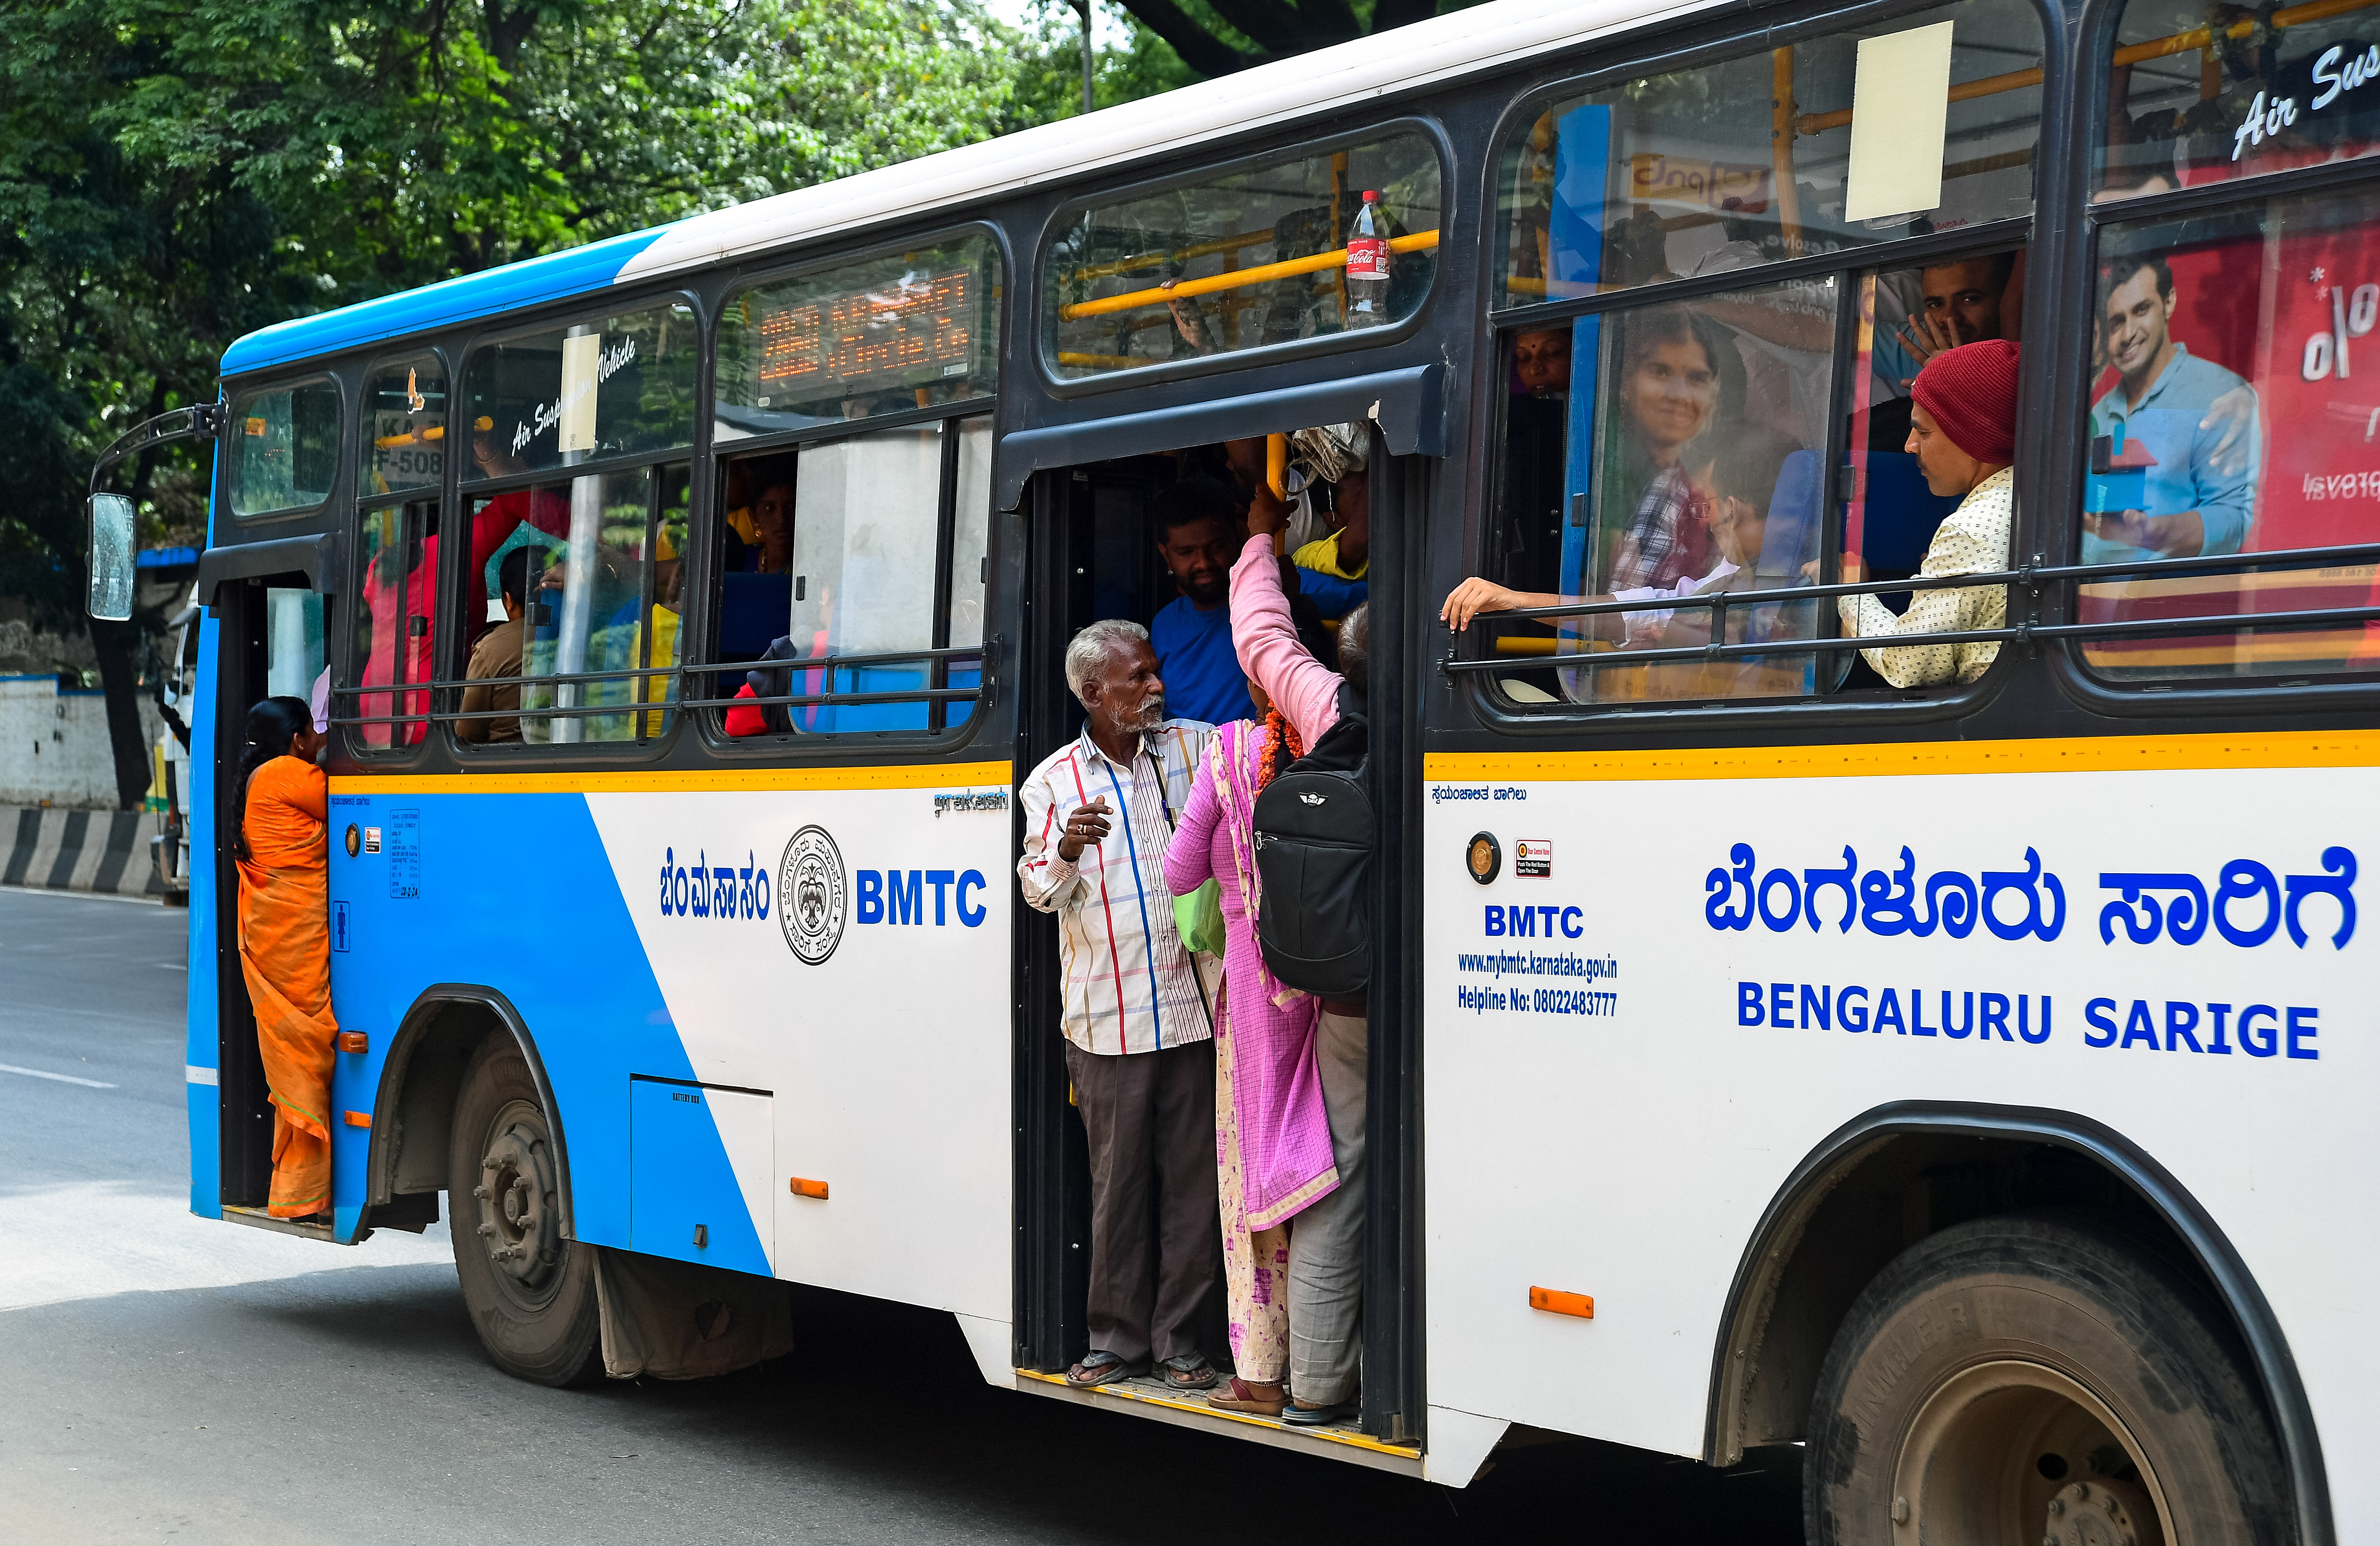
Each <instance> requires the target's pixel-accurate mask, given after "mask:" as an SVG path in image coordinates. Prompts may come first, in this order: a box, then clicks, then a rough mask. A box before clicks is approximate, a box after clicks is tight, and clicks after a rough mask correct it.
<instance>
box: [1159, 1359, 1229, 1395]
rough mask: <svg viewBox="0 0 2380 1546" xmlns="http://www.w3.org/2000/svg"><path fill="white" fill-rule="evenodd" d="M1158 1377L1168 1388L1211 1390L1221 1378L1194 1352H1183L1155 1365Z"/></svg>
mask: <svg viewBox="0 0 2380 1546" xmlns="http://www.w3.org/2000/svg"><path fill="white" fill-rule="evenodd" d="M1157 1368H1158V1371H1159V1373H1158V1378H1160V1380H1163V1381H1164V1382H1165V1388H1166V1389H1168V1390H1182V1391H1190V1390H1212V1389H1214V1388H1215V1382H1216V1381H1217V1380H1218V1379H1220V1378H1221V1376H1220V1375H1218V1374H1217V1373H1216V1372H1215V1371H1214V1369H1213V1367H1212V1366H1211V1365H1209V1364H1208V1362H1207V1360H1206V1359H1204V1358H1202V1357H1200V1356H1199V1355H1198V1354H1196V1353H1183V1354H1181V1355H1179V1356H1178V1357H1174V1358H1170V1359H1166V1360H1165V1361H1164V1362H1163V1363H1160V1364H1159V1365H1158V1366H1157Z"/></svg>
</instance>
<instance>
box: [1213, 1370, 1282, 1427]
mask: <svg viewBox="0 0 2380 1546" xmlns="http://www.w3.org/2000/svg"><path fill="white" fill-rule="evenodd" d="M1275 1388H1276V1389H1278V1388H1279V1387H1278V1386H1276V1387H1275ZM1288 1399H1289V1398H1288V1397H1287V1396H1286V1395H1270V1396H1265V1395H1257V1393H1256V1391H1255V1389H1254V1387H1252V1386H1250V1385H1249V1384H1248V1383H1247V1382H1246V1381H1245V1380H1242V1379H1240V1378H1238V1377H1237V1376H1234V1377H1233V1380H1232V1383H1231V1385H1230V1387H1229V1388H1228V1389H1226V1390H1221V1391H1218V1392H1216V1393H1215V1394H1214V1395H1209V1396H1208V1397H1207V1405H1208V1406H1209V1407H1214V1408H1215V1409H1216V1410H1217V1411H1222V1412H1247V1413H1249V1414H1251V1415H1253V1416H1256V1417H1269V1418H1277V1417H1279V1416H1281V1407H1283V1406H1284V1405H1286V1404H1287V1402H1288Z"/></svg>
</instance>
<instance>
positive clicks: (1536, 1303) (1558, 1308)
mask: <svg viewBox="0 0 2380 1546" xmlns="http://www.w3.org/2000/svg"><path fill="white" fill-rule="evenodd" d="M1529 1308H1530V1309H1531V1310H1551V1311H1553V1313H1555V1314H1556V1315H1575V1316H1577V1317H1578V1318H1579V1319H1581V1320H1583V1321H1592V1320H1594V1319H1595V1296H1594V1295H1592V1294H1565V1293H1563V1292H1562V1291H1561V1290H1560V1289H1559V1288H1536V1287H1533V1288H1531V1289H1530V1290H1529Z"/></svg>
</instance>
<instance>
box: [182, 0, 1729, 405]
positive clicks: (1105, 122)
mask: <svg viewBox="0 0 2380 1546" xmlns="http://www.w3.org/2000/svg"><path fill="white" fill-rule="evenodd" d="M1725 3H1727V0H1666V3H1664V0H1585V4H1581V3H1579V0H1488V4H1485V5H1481V6H1474V7H1472V8H1470V9H1468V10H1463V11H1456V12H1452V13H1451V14H1449V15H1446V16H1440V17H1434V18H1430V19H1428V20H1426V21H1418V22H1415V23H1413V24H1411V25H1409V26H1405V27H1400V28H1397V29H1396V30H1394V31H1393V32H1389V33H1382V34H1378V35H1376V36H1373V37H1368V38H1359V39H1357V40H1356V41H1354V42H1347V43H1342V44H1340V45H1338V46H1337V47H1335V48H1328V49H1321V50H1318V51H1317V52H1315V53H1312V54H1299V55H1296V56H1295V57H1293V58H1289V59H1282V60H1279V61H1277V62H1275V63H1272V64H1269V65H1263V66H1258V67H1257V68H1254V69H1248V70H1243V71H1240V72H1239V73H1237V74H1234V75H1228V76H1223V77H1220V78H1219V79H1214V80H1207V81H1201V82H1199V83H1198V84H1196V85H1194V86H1186V87H1184V88H1182V89H1181V90H1179V91H1169V92H1166V93H1165V94H1163V95H1162V96H1156V97H1148V98H1145V99H1143V100H1141V101H1138V102H1130V103H1122V104H1121V105H1118V106H1115V107H1110V108H1104V109H1102V110H1100V111H1099V112H1097V113H1094V114H1091V115H1087V116H1085V117H1082V118H1069V119H1062V120H1060V121H1058V122H1056V123H1051V124H1043V125H1040V126H1038V127H1034V128H1029V129H1024V130H1021V131H1019V132H1017V133H1015V134H1010V135H1003V136H1002V137H1000V138H999V139H986V140H981V141H978V142H977V143H976V144H972V145H963V146H960V147H959V148H958V149H956V150H951V151H941V152H939V153H937V154H934V155H930V156H924V157H920V158H919V159H917V160H916V161H907V162H901V163H896V164H894V165H892V166H886V167H880V168H878V169H877V170H875V171H873V172H863V173H859V174H857V175H854V176H849V177H842V178H838V179H836V180H834V181H832V182H827V183H819V184H815V185H813V186H811V187H804V188H796V189H795V190H794V191H793V192H791V193H781V194H777V195H775V196H774V197H772V198H769V199H757V200H755V201H754V202H752V203H748V204H737V205H734V206H732V207H730V208H727V209H724V210H716V211H711V212H710V213H707V214H698V215H694V216H691V217H689V218H687V219H686V220H682V221H679V222H677V223H675V224H672V225H664V226H660V227H657V228H655V229H653V230H650V231H638V232H636V233H634V234H632V235H629V236H613V237H611V238H609V239H607V240H604V241H599V242H591V243H589V244H588V245H587V246H585V247H575V248H566V249H565V250H563V251H560V252H553V253H549V254H547V255H545V256H544V257H541V258H531V259H528V260H525V261H523V262H518V263H512V264H508V265H506V266H505V267H504V268H500V269H491V270H488V271H487V272H483V273H473V274H465V275H463V276H461V277H459V278H455V279H449V280H443V281H441V282H440V283H438V284H430V285H425V286H423V287H422V288H420V289H418V290H407V291H405V292H403V293H401V294H397V295H393V296H381V297H380V298H378V299H376V300H369V301H363V302H360V303H358V305H355V306H349V307H342V308H339V309H338V310H336V311H326V312H323V313H322V314H320V315H319V316H313V317H300V318H297V319H296V320H291V321H286V322H280V323H276V324H274V325H273V326H272V327H269V328H263V329H260V330H259V331H257V332H251V333H249V334H248V335H247V336H246V337H244V338H241V339H238V340H237V341H236V342H235V343H234V344H232V345H231V347H230V348H228V349H226V350H225V352H224V357H223V374H224V375H225V376H234V375H239V374H242V373H244V372H247V371H250V370H261V369H265V368H270V367H273V366H277V365H286V364H289V363H292V362H294V361H298V360H306V359H312V358H316V357H318V356H324V355H330V354H335V353H337V352H339V351H341V350H345V349H350V348H354V347H357V346H358V345H360V344H370V343H372V342H374V341H375V340H379V339H383V338H397V337H402V336H404V335H406V334H408V333H415V332H424V331H426V330H428V329H431V328H435V327H441V326H445V325H449V324H452V323H454V322H457V321H465V320H470V319H473V318H478V317H489V316H494V315H497V314H500V313H502V312H505V311H511V310H515V309H518V308H525V307H530V306H536V305H539V304H541V303H543V302H547V301H553V300H561V299H565V298H566V297H568V296H576V295H585V294H588V293H590V292H593V291H597V290H601V289H603V288H604V287H606V286H608V285H615V284H638V283H642V282H644V281H648V280H651V279H655V278H658V277H661V276H662V275H666V274H672V273H677V272H684V271H686V270H689V269H698V268H702V267H705V266H708V265H710V264H712V263H717V262H722V261H727V260H735V259H737V258H741V257H744V256H746V255H747V254H751V253H756V252H761V251H765V250H767V249H769V248H780V247H783V246H786V245H788V244H790V243H793V242H796V241H801V240H806V239H809V238H813V237H817V236H831V235H832V234H834V233H836V232H841V231H851V230H857V229H861V228H864V227H866V226H868V225H872V224H876V223H880V222H884V221H887V220H892V219H895V218H900V217H906V216H912V215H917V214H921V213H926V212H929V211H936V210H953V209H960V208H964V207H965V206H966V205H968V204H971V203H980V202H982V201H983V200H984V199H990V198H993V197H997V196H999V195H1002V194H1005V193H1011V192H1014V191H1015V190H1017V189H1020V188H1026V187H1034V186H1036V185H1038V184H1042V183H1047V182H1051V181H1055V180H1059V179H1062V178H1067V177H1073V176H1076V175H1082V174H1084V173H1087V172H1093V171H1096V170H1098V169H1099V168H1100V167H1103V166H1111V165H1115V164H1118V163H1127V162H1131V161H1135V160H1137V159H1139V158H1140V157H1143V156H1146V155H1148V154H1151V153H1153V152H1155V151H1164V150H1168V149H1174V148H1181V147H1187V146H1192V145H1201V144H1212V143H1214V142H1217V141H1219V140H1229V139H1233V138H1236V137H1239V136H1242V135H1245V134H1247V133H1249V132H1251V131H1253V130H1257V129H1261V128H1264V127H1269V126H1271V125H1274V124H1278V123H1281V122H1284V121H1288V120H1292V119H1295V118H1300V117H1305V116H1307V115H1313V114H1317V113H1323V112H1329V111H1331V110H1333V109H1337V108H1344V107H1351V106H1355V105H1358V104H1360V103H1364V102H1366V101H1368V100H1371V99H1374V98H1378V97H1383V96H1388V95H1390V94H1392V93H1395V92H1400V91H1409V90H1412V89H1414V88H1415V87H1419V86H1426V85H1428V84H1430V83H1432V82H1434V81H1438V80H1442V79H1448V78H1450V77H1454V76H1460V75H1463V74H1466V73H1468V72H1471V71H1474V70H1478V69H1484V68H1492V67H1494V66H1500V65H1504V64H1509V63H1512V62H1516V61H1519V60H1523V59H1526V58H1528V57H1530V56H1532V55H1535V54H1543V53H1547V52H1548V51H1551V50H1554V49H1559V48H1563V47H1566V46H1569V45H1572V44H1575V43H1579V42H1585V41H1588V40H1590V39H1593V38H1596V37H1598V36H1602V35H1604V34H1607V33H1610V32H1615V31H1619V30H1622V29H1626V28H1632V27H1635V26H1638V25H1641V24H1643V23H1645V22H1649V21H1657V20H1661V19H1664V18H1670V17H1676V16H1684V15H1690V14H1692V13H1694V12H1697V11H1702V10H1706V9H1709V8H1712V7H1714V6H1718V5H1721V4H1725Z"/></svg>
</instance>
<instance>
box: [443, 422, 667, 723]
mask: <svg viewBox="0 0 2380 1546" xmlns="http://www.w3.org/2000/svg"><path fill="white" fill-rule="evenodd" d="M690 489H691V480H690V477H689V469H688V467H687V465H686V464H685V463H682V462H681V463H672V464H669V465H663V466H659V467H652V466H644V467H632V468H629V469H626V470H625V471H620V472H612V473H601V474H592V475H589V476H586V477H577V478H573V479H572V480H571V481H570V482H568V483H566V484H559V485H547V486H543V487H538V488H531V489H516V490H514V491H512V492H510V493H506V494H501V495H498V496H496V497H495V498H493V499H489V500H483V501H479V502H478V503H477V504H475V505H474V507H473V510H472V529H473V532H474V537H473V542H474V556H475V558H478V560H479V562H477V563H475V565H474V573H473V574H470V575H467V576H466V578H465V594H466V596H467V598H469V599H468V600H467V603H466V605H467V609H468V608H470V606H471V603H472V602H475V601H478V599H479V598H480V597H481V596H484V597H485V598H486V601H485V609H486V610H485V613H484V615H485V616H486V618H487V619H488V621H487V622H484V623H482V624H481V628H482V630H483V633H482V637H481V639H480V642H479V643H478V644H475V646H474V647H473V649H472V650H471V652H470V655H469V658H468V663H467V665H466V667H465V681H466V682H467V683H468V682H470V681H473V680H479V679H492V680H496V681H501V680H503V679H504V678H505V677H507V676H517V677H521V678H526V679H528V680H526V681H525V682H522V683H521V684H520V685H519V686H518V688H517V707H518V710H519V712H518V723H519V731H518V736H519V739H520V740H521V741H522V742H524V743H528V744H533V745H539V744H577V743H584V742H614V741H639V740H651V739H654V738H656V737H658V736H661V735H662V734H664V733H666V731H667V730H668V728H669V723H670V720H671V719H672V715H671V713H670V712H669V711H668V710H650V711H647V712H644V713H642V714H638V713H635V712H630V711H629V709H630V706H632V705H635V704H637V703H666V702H674V701H675V699H676V697H677V695H678V694H677V690H676V679H675V677H674V675H670V674H661V675H645V674H641V673H646V672H652V671H657V670H658V671H661V672H664V673H666V672H668V671H670V670H671V669H672V668H674V667H675V666H676V665H677V663H678V623H679V619H680V618H681V616H682V615H683V610H684V603H683V600H682V598H681V597H680V589H681V586H682V581H683V574H684V571H685V563H684V559H683V556H682V555H683V553H684V544H685V541H686V505H687V498H688V494H689V491H690ZM481 549H484V550H485V556H484V557H480V556H479V554H480V550H481ZM516 551H525V552H526V553H527V555H528V556H527V557H526V559H523V560H514V559H512V557H511V555H512V554H513V553H514V552H516ZM508 573H509V574H512V575H514V576H516V577H517V580H518V582H519V583H520V584H521V585H522V586H525V587H526V589H527V592H528V594H527V595H525V596H512V595H510V594H509V591H508V586H507V582H506V578H505V576H506V574H508ZM499 630H503V632H502V633H499V632H498V631H499ZM540 678H546V679H552V680H545V681H540V680H539V679H540ZM588 678H592V680H585V679H588ZM574 679H580V680H574ZM613 706H616V707H617V710H618V711H617V712H610V713H605V712H589V711H590V710H598V709H601V708H606V707H613ZM489 707H491V709H492V710H494V711H497V713H495V714H492V715H490V716H486V717H483V718H485V719H487V720H488V722H489V723H490V724H491V725H492V726H493V727H494V728H493V732H492V733H491V732H490V731H488V730H487V729H484V728H482V726H481V724H480V720H476V719H475V720H473V721H472V722H471V723H470V724H469V725H468V726H467V727H466V728H465V730H464V731H462V732H461V733H462V734H463V736H464V738H465V739H466V740H474V741H482V740H490V739H500V740H509V739H511V736H510V735H508V734H506V733H504V732H505V728H506V727H505V723H504V717H500V715H501V710H503V709H504V708H505V707H508V706H507V703H506V700H505V697H504V695H496V694H492V696H491V701H490V706H489Z"/></svg>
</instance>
